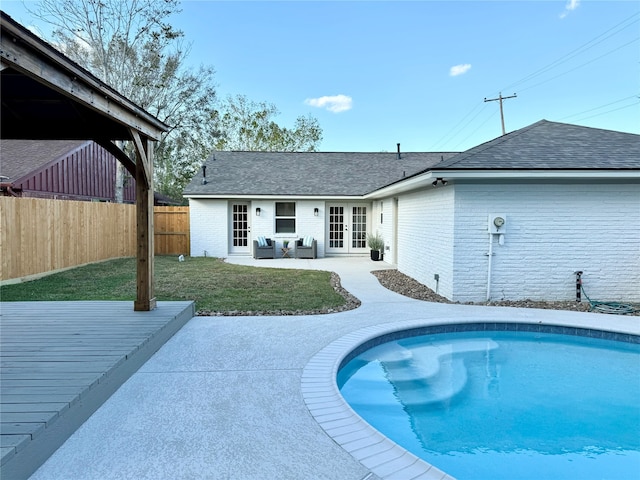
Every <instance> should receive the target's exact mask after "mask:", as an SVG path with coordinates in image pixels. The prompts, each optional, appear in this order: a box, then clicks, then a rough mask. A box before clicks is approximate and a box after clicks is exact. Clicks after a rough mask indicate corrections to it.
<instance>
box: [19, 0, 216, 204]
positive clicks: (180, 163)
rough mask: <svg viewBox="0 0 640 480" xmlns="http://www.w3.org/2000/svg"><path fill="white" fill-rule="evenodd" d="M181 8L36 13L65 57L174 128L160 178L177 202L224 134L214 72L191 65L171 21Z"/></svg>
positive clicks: (58, 8) (137, 1)
mask: <svg viewBox="0 0 640 480" xmlns="http://www.w3.org/2000/svg"><path fill="white" fill-rule="evenodd" d="M179 11H180V10H179V2H178V0H41V1H40V2H39V4H38V5H37V6H36V7H35V8H34V10H31V13H32V14H34V15H36V16H37V17H38V18H40V19H42V20H44V21H46V22H48V23H50V24H51V25H52V26H53V27H54V29H53V40H54V43H55V44H56V46H57V48H59V49H60V50H61V51H62V52H63V53H64V54H65V55H67V56H68V57H69V58H71V59H72V60H74V61H75V62H77V63H78V64H79V65H81V66H83V67H84V68H86V69H87V70H89V71H90V72H91V73H93V74H94V75H96V76H97V77H98V78H100V79H101V80H103V81H104V82H105V83H106V84H108V85H110V86H111V87H113V88H115V89H116V90H117V91H118V92H119V93H121V94H123V95H124V96H126V97H127V98H129V99H130V100H132V101H133V102H135V103H136V104H138V105H139V106H141V107H142V108H144V109H145V110H147V111H148V112H149V113H151V114H152V115H154V116H156V117H157V118H158V119H160V120H161V121H163V122H164V123H166V124H167V125H169V127H170V130H169V132H167V133H166V134H165V135H163V137H162V139H161V141H160V142H159V144H158V145H157V146H156V150H155V169H154V173H155V185H156V190H158V191H160V192H162V193H165V194H167V195H169V196H171V197H173V198H180V197H181V192H182V188H183V186H184V185H185V183H186V182H187V181H188V180H189V178H190V177H191V176H192V175H193V173H194V172H195V170H196V169H197V168H198V165H200V164H201V163H202V161H203V160H204V159H205V158H206V157H207V156H208V155H209V153H210V150H211V149H212V147H213V142H214V140H215V139H216V137H217V135H218V133H217V129H216V119H217V112H216V94H215V87H214V83H213V76H214V70H213V68H212V67H205V66H201V67H200V68H199V69H193V68H188V67H186V66H185V60H186V58H187V56H188V54H189V47H188V46H187V45H185V44H184V41H183V37H184V34H183V32H182V31H179V30H175V29H174V28H173V27H172V26H171V24H170V23H169V21H168V20H169V17H171V16H172V15H174V14H176V13H179ZM127 149H128V148H127V147H126V146H125V150H127ZM129 150H130V148H129Z"/></svg>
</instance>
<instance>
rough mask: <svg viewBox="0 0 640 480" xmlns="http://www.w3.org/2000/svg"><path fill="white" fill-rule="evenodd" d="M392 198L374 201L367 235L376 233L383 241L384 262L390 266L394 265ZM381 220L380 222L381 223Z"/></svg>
mask: <svg viewBox="0 0 640 480" xmlns="http://www.w3.org/2000/svg"><path fill="white" fill-rule="evenodd" d="M394 201H395V200H394V199H393V197H387V198H384V199H382V200H374V201H373V203H372V206H371V214H370V220H369V233H373V234H375V233H376V232H377V233H378V234H380V235H381V236H382V238H383V239H384V261H385V262H386V263H390V264H392V265H395V264H396V258H395V254H394V252H395V248H394V246H395V245H394V230H395V227H394V222H395V218H394V215H393V202H394ZM381 220H382V221H381Z"/></svg>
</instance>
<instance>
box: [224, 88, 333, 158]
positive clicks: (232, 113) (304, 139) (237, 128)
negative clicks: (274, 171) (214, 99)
mask: <svg viewBox="0 0 640 480" xmlns="http://www.w3.org/2000/svg"><path fill="white" fill-rule="evenodd" d="M278 114H279V112H278V109H277V108H276V107H275V105H273V104H267V103H266V102H254V101H251V100H249V99H247V97H246V96H244V95H236V96H235V97H231V96H230V97H227V99H226V100H225V101H224V102H223V104H222V105H221V109H220V113H219V115H220V118H219V129H220V131H221V132H222V133H221V135H220V137H219V138H218V139H217V140H216V142H215V146H216V149H217V150H244V151H270V152H273V151H281V152H302V151H306V152H314V151H316V149H317V148H318V145H319V143H320V141H321V140H322V129H321V128H320V125H319V124H318V120H317V119H315V118H313V117H311V116H307V117H303V116H300V117H298V118H297V119H296V121H295V125H294V128H293V129H288V128H285V127H281V126H279V125H278V124H277V123H276V122H275V121H274V120H273V117H275V116H277V115H278Z"/></svg>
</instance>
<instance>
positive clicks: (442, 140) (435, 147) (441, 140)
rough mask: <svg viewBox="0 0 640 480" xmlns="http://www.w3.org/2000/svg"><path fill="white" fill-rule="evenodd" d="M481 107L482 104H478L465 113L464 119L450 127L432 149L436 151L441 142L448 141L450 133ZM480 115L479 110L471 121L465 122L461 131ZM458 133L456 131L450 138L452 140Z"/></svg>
mask: <svg viewBox="0 0 640 480" xmlns="http://www.w3.org/2000/svg"><path fill="white" fill-rule="evenodd" d="M483 105H484V104H483V103H478V104H476V106H475V107H473V108H472V109H471V110H470V111H469V113H467V114H466V115H465V116H464V117H462V120H460V121H459V122H458V123H456V124H455V125H454V126H453V127H451V129H450V130H449V131H448V132H447V133H445V134H444V135H443V136H442V137H440V140H438V141H437V142H436V143H435V144H434V145H433V148H434V149H437V147H438V145H440V144H441V143H443V142H444V141H445V139H447V140H448V137H449V136H450V135H451V133H453V132H454V131H455V130H456V129H457V128H458V126H459V125H460V124H461V123H462V122H464V121H465V120H466V119H467V117H468V116H469V115H471V114H472V113H473V112H475V111H476V110H477V109H478V108H479V107H482V106H483ZM480 113H482V110H480V111H479V112H478V113H476V114H475V115H474V116H473V117H472V118H471V119H469V121H468V122H467V123H466V124H465V125H464V126H463V127H462V129H464V128H465V127H466V126H467V125H469V123H471V122H472V121H473V120H475V118H476V117H477V116H478V115H480ZM458 133H459V130H458V132H457V133H456V134H455V135H453V137H452V138H454V137H455V136H456V135H457V134H458Z"/></svg>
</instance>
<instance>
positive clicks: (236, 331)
mask: <svg viewBox="0 0 640 480" xmlns="http://www.w3.org/2000/svg"><path fill="white" fill-rule="evenodd" d="M228 261H229V262H230V263H239V264H245V265H258V266H263V267H277V268H315V269H322V270H329V271H335V272H336V273H338V274H339V275H340V277H341V279H342V286H343V287H344V288H345V289H347V290H348V291H350V292H351V293H353V294H354V295H355V296H356V297H358V298H359V299H360V300H361V301H362V306H361V307H360V308H357V309H355V310H351V311H347V312H342V313H336V314H329V315H317V316H312V315H308V316H281V317H264V316H255V317H195V318H193V319H192V320H190V321H189V322H188V323H187V324H186V325H185V326H184V327H183V328H182V329H181V330H180V331H179V332H177V333H176V334H175V335H174V336H173V338H171V339H170V340H169V341H168V342H167V343H166V344H165V345H164V346H163V347H162V348H161V349H160V350H159V351H158V352H157V353H156V354H155V355H154V356H153V357H152V358H151V359H150V360H149V361H147V362H146V364H144V365H143V366H142V367H141V368H140V369H139V370H138V371H137V372H136V373H135V374H134V375H133V376H132V377H131V378H130V379H129V380H128V381H127V382H126V383H124V384H123V385H122V387H120V389H119V390H118V391H117V392H115V393H114V394H113V395H112V396H111V398H110V399H109V400H107V401H106V402H105V403H104V404H103V405H102V407H101V408H100V409H98V410H97V411H96V412H95V413H94V414H93V415H92V416H91V417H90V418H89V419H88V420H87V421H86V422H85V423H84V424H83V425H82V426H81V427H80V428H79V429H78V430H77V431H76V432H75V433H74V434H73V435H72V436H71V437H70V438H69V439H68V440H67V441H66V442H65V443H64V444H63V445H62V446H61V447H60V448H59V449H58V450H57V451H56V452H55V453H54V454H53V455H52V456H51V457H50V458H49V460H48V461H47V462H46V463H45V464H44V465H43V466H42V467H41V468H40V469H39V470H38V471H37V472H36V473H35V474H34V475H33V476H32V477H31V478H32V479H33V480H54V479H55V480H59V479H66V480H73V479H78V480H80V479H82V480H89V479H96V480H98V479H99V480H106V479H153V480H159V479H260V480H264V479H335V480H374V479H377V478H383V477H384V478H424V479H426V478H443V476H444V474H443V473H442V472H439V471H438V470H437V469H434V470H433V471H432V475H427V474H419V475H413V477H402V476H401V474H398V473H397V472H396V474H390V475H389V476H385V475H377V474H375V473H373V472H374V471H375V470H376V469H372V468H368V467H366V466H365V465H364V464H363V463H360V462H359V461H358V460H356V458H355V457H354V456H352V455H351V454H350V453H348V452H347V451H346V450H345V449H343V448H342V447H341V446H340V445H339V444H338V443H337V442H336V441H335V440H334V439H332V438H331V437H330V436H329V435H327V433H325V430H323V428H322V427H321V426H320V425H319V424H318V422H317V421H316V420H315V418H314V417H313V416H312V415H311V414H310V412H309V409H308V408H307V405H306V404H305V400H304V397H303V392H302V390H303V389H302V387H301V382H302V375H303V371H304V370H305V367H306V366H307V365H308V363H309V361H310V359H312V358H313V357H314V356H315V355H316V354H317V353H318V352H319V351H321V350H323V349H324V348H325V347H326V346H327V345H329V344H331V343H332V342H334V341H335V340H337V339H339V338H341V337H343V336H344V335H347V334H350V333H352V332H356V331H359V330H361V329H363V328H364V327H370V326H377V325H382V324H389V325H391V324H393V323H396V322H406V321H412V322H417V323H420V322H425V323H428V322H440V323H457V322H460V321H474V320H478V321H489V322H496V321H497V322H500V321H509V322H529V323H538V322H542V323H558V324H566V325H582V326H586V327H587V328H591V327H593V328H596V327H598V326H600V327H603V326H606V327H607V328H608V329H614V330H616V329H617V330H620V331H625V332H629V333H634V334H640V327H639V326H638V324H637V320H636V317H620V316H611V315H601V314H591V313H577V312H561V311H550V310H527V309H515V308H501V307H484V306H469V305H448V304H434V303H426V302H422V301H418V300H412V299H409V298H406V297H403V296H401V295H398V294H395V293H393V292H391V291H388V290H387V289H385V288H384V287H382V286H381V285H380V284H379V283H378V281H377V279H376V278H375V277H374V276H373V275H371V274H370V271H371V270H375V269H380V268H390V266H389V265H387V264H384V263H383V262H376V263H374V262H371V261H370V260H368V259H366V258H323V259H316V260H295V259H276V260H258V261H256V260H253V259H250V258H246V257H237V258H230V259H228ZM364 463H367V462H364ZM377 471H378V472H380V471H381V470H379V469H378V470H377ZM438 472H439V473H438Z"/></svg>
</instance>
